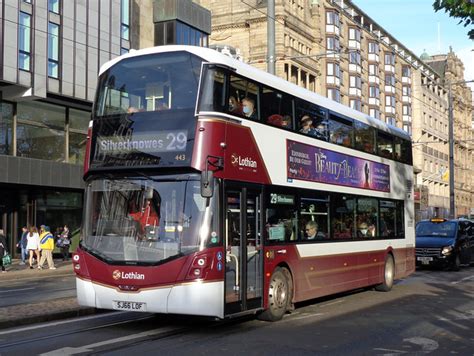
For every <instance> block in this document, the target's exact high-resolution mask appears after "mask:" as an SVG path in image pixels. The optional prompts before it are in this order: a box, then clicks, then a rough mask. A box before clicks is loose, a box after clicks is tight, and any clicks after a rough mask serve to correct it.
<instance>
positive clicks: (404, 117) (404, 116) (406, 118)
mask: <svg viewBox="0 0 474 356" xmlns="http://www.w3.org/2000/svg"><path fill="white" fill-rule="evenodd" d="M402 120H403V122H411V115H403V116H402Z"/></svg>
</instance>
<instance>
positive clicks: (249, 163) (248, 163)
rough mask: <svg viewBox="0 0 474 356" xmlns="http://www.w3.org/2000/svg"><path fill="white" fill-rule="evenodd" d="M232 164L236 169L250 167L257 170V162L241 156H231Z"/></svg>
mask: <svg viewBox="0 0 474 356" xmlns="http://www.w3.org/2000/svg"><path fill="white" fill-rule="evenodd" d="M231 163H232V165H233V166H234V167H236V166H239V167H249V168H257V161H254V160H253V159H252V158H250V157H245V158H242V157H241V156H240V155H238V154H235V153H233V154H232V156H231Z"/></svg>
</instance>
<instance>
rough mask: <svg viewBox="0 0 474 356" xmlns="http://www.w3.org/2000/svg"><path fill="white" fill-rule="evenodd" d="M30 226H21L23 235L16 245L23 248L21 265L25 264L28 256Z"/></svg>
mask: <svg viewBox="0 0 474 356" xmlns="http://www.w3.org/2000/svg"><path fill="white" fill-rule="evenodd" d="M27 236H28V228H27V227H26V226H23V227H22V228H21V237H20V241H19V242H18V243H17V244H16V247H19V248H20V249H21V262H20V265H22V266H23V265H25V263H26V259H27V258H28V249H27V247H26V246H27V244H28V239H27Z"/></svg>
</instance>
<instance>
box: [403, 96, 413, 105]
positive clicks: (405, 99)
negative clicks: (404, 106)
mask: <svg viewBox="0 0 474 356" xmlns="http://www.w3.org/2000/svg"><path fill="white" fill-rule="evenodd" d="M402 102H404V103H408V104H410V103H411V96H409V95H402Z"/></svg>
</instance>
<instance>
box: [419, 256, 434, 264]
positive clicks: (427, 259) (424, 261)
mask: <svg viewBox="0 0 474 356" xmlns="http://www.w3.org/2000/svg"><path fill="white" fill-rule="evenodd" d="M417 260H418V261H420V262H421V263H422V264H424V265H429V264H430V262H432V261H433V257H417Z"/></svg>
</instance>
